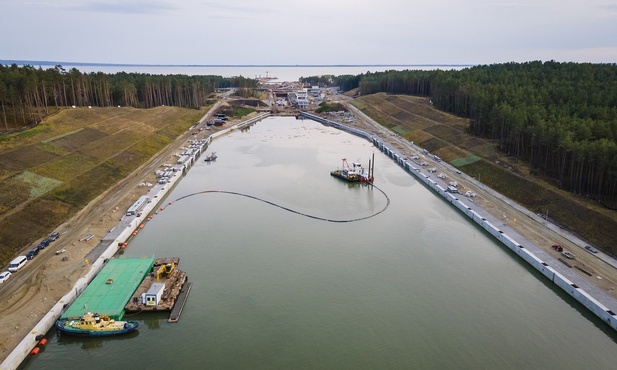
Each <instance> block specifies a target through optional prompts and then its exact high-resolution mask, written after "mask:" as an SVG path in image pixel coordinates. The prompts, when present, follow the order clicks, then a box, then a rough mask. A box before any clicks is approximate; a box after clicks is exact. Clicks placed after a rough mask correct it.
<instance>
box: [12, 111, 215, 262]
mask: <svg viewBox="0 0 617 370" xmlns="http://www.w3.org/2000/svg"><path fill="white" fill-rule="evenodd" d="M206 111H207V110H206V109H205V108H204V109H202V110H199V111H198V110H189V109H183V108H176V107H158V108H153V109H147V110H142V109H133V108H97V109H87V108H78V109H67V110H63V111H61V112H59V113H58V114H55V115H53V116H51V117H49V118H48V119H46V120H44V121H43V122H42V123H41V124H39V125H38V126H36V127H34V128H32V129H30V130H26V131H22V132H19V133H16V134H12V135H6V136H0V230H1V231H0V266H4V265H6V264H7V263H8V261H9V260H10V259H11V258H12V257H13V256H14V255H15V254H16V253H17V252H18V251H19V250H22V249H23V248H24V247H26V246H27V245H28V244H31V243H33V242H35V241H37V240H39V239H41V238H42V237H44V236H45V235H47V234H48V233H49V232H51V231H52V230H53V229H54V228H55V227H57V226H58V225H60V224H62V223H63V222H65V221H67V220H68V219H69V218H70V217H71V216H73V215H74V214H75V213H76V212H77V211H79V210H80V209H82V208H83V207H84V206H85V205H86V204H88V202H90V201H91V200H92V199H94V198H96V197H97V196H98V195H99V194H101V193H103V192H104V191H105V190H106V189H108V188H109V187H110V186H112V185H113V184H115V183H117V182H118V181H119V180H121V179H122V178H124V177H125V176H127V175H128V174H129V173H131V172H132V171H133V170H135V169H136V168H137V167H139V166H140V165H141V164H143V163H144V162H145V161H147V160H148V159H149V158H151V157H152V156H153V155H154V154H156V153H158V152H159V151H160V150H161V149H163V148H164V147H165V146H166V145H168V144H169V143H171V142H172V141H173V140H174V139H175V138H177V137H178V136H179V135H181V134H182V133H184V132H185V131H186V130H187V129H188V128H189V127H190V126H191V125H193V124H194V123H195V122H196V121H197V120H198V119H199V118H201V117H202V116H203V115H204V114H205V112H206Z"/></svg>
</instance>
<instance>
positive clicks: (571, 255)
mask: <svg viewBox="0 0 617 370" xmlns="http://www.w3.org/2000/svg"><path fill="white" fill-rule="evenodd" d="M563 255H564V256H566V258H569V259H571V260H573V259H575V258H576V256H575V255H573V254H572V253H570V252H563Z"/></svg>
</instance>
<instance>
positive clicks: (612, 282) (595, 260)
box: [337, 95, 617, 299]
mask: <svg viewBox="0 0 617 370" xmlns="http://www.w3.org/2000/svg"><path fill="white" fill-rule="evenodd" d="M337 99H338V100H339V101H341V102H343V104H344V105H345V106H346V107H347V109H348V110H349V111H351V112H353V113H354V116H355V117H356V120H355V121H352V122H345V123H344V124H345V125H351V126H355V127H357V128H358V129H362V130H365V131H368V132H371V133H374V134H375V135H377V136H379V137H381V138H382V139H383V140H385V141H386V142H389V143H390V145H392V147H394V148H396V149H397V150H398V151H399V152H401V153H402V154H403V155H405V156H407V157H412V156H414V155H420V156H422V160H426V161H429V163H430V164H429V166H427V167H435V168H436V169H437V173H439V172H443V173H444V174H446V175H447V176H448V181H457V182H458V183H459V184H464V186H465V190H470V191H471V192H473V193H475V194H477V195H478V196H477V197H475V198H472V201H473V202H475V203H476V204H477V205H479V206H480V207H482V208H483V209H484V210H486V211H487V212H488V213H490V214H491V215H492V216H494V217H496V218H498V219H500V220H502V221H503V223H505V224H507V225H508V226H509V227H510V228H511V229H513V230H514V231H516V232H517V233H519V234H520V235H522V236H524V237H525V238H527V239H528V240H529V241H531V242H532V243H534V244H535V245H537V246H538V247H540V248H542V249H543V250H544V251H545V252H546V253H548V254H549V255H551V256H552V257H554V258H555V259H558V260H562V261H564V262H567V263H568V264H569V265H570V266H571V268H572V271H575V272H576V273H577V274H579V275H580V276H581V277H583V278H584V279H586V280H587V281H589V282H590V283H591V284H593V285H595V286H597V287H598V288H599V289H601V290H602V291H604V292H605V293H607V294H608V295H610V296H611V297H613V298H615V299H617V269H616V268H615V267H613V266H615V265H616V264H615V262H614V261H612V259H611V258H610V257H608V256H605V255H603V254H602V253H601V252H600V253H599V254H593V253H590V252H588V251H587V250H585V249H583V247H584V244H583V243H581V244H576V243H574V242H572V241H571V240H572V238H571V237H570V236H569V235H567V232H566V231H565V230H560V229H559V228H558V227H553V228H549V227H547V226H546V225H547V223H546V222H545V221H543V220H542V219H541V218H540V217H537V216H536V215H533V214H531V212H529V211H528V210H526V209H524V208H523V207H522V206H519V205H517V204H515V202H513V201H511V200H508V199H506V198H505V197H504V196H503V195H501V194H499V193H497V192H495V191H493V190H492V189H490V188H487V187H486V186H484V185H483V184H481V183H480V182H478V181H476V179H474V178H472V177H470V176H468V175H466V174H464V173H457V172H456V171H455V169H454V168H453V167H451V166H450V165H448V164H444V163H442V162H439V161H435V160H434V159H433V158H430V157H428V156H423V155H422V153H421V151H420V149H419V148H417V147H415V146H412V145H410V143H409V142H408V141H407V140H405V139H403V138H402V137H400V136H399V135H397V134H395V133H393V132H392V131H389V130H387V129H386V128H384V127H383V126H382V125H380V124H378V123H377V122H375V121H374V120H372V119H371V118H370V117H368V116H366V115H365V114H364V113H362V112H361V111H359V110H358V109H357V108H355V107H354V106H353V105H351V104H350V103H349V102H350V99H349V98H348V97H345V96H340V95H339V96H337ZM463 198H464V197H463ZM554 244H560V245H561V246H563V247H564V249H565V250H568V251H571V252H573V253H574V254H575V255H576V259H574V260H569V259H568V260H567V261H566V258H565V257H564V256H563V255H562V254H561V253H560V252H558V251H556V250H555V249H553V248H552V245H554ZM599 256H601V257H602V258H604V259H605V260H609V259H610V260H611V261H610V262H611V264H609V263H607V262H605V260H603V259H601V258H599ZM585 272H587V273H589V274H587V273H585Z"/></svg>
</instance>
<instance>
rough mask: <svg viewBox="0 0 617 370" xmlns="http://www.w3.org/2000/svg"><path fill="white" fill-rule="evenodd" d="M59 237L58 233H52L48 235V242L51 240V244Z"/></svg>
mask: <svg viewBox="0 0 617 370" xmlns="http://www.w3.org/2000/svg"><path fill="white" fill-rule="evenodd" d="M59 237H60V233H59V232H57V231H54V232H53V233H51V234H49V238H48V239H49V240H51V241H52V242H53V241H54V240H56V239H58V238H59Z"/></svg>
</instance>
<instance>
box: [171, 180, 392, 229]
mask: <svg viewBox="0 0 617 370" xmlns="http://www.w3.org/2000/svg"><path fill="white" fill-rule="evenodd" d="M370 186H372V187H374V188H375V189H377V190H379V191H380V192H381V194H383V195H384V197H386V201H387V202H386V206H385V207H384V208H383V209H382V210H380V211H378V212H375V213H373V214H371V215H369V216H365V217H360V218H353V219H346V220H334V219H331V218H325V217H319V216H313V215H309V214H307V213H303V212H299V211H296V210H293V209H291V208H288V207H285V206H282V205H280V204H276V203H274V202H270V201H269V200H265V199H261V198H258V197H255V196H253V195H249V194H244V193H237V192H235V191H225V190H204V191H200V192H197V193H192V194H188V195H185V196H183V197H180V198H178V199H176V202H177V201H179V200H183V199H186V198H189V197H192V196H195V195H201V194H207V193H222V194H230V195H238V196H241V197H246V198H251V199H255V200H258V201H260V202H264V203H266V204H269V205H271V206H274V207H278V208H281V209H284V210H285V211H288V212H291V213H295V214H297V215H301V216H305V217H308V218H313V219H315V220H320V221H327V222H336V223H343V222H356V221H362V220H366V219H368V218H371V217H375V216H377V215H378V214H380V213H382V212H384V211H385V210H386V209H387V208H388V207H389V206H390V198H388V195H387V194H386V193H385V192H384V191H383V190H381V189H380V188H378V187H377V186H375V185H372V184H371V185H370Z"/></svg>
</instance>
